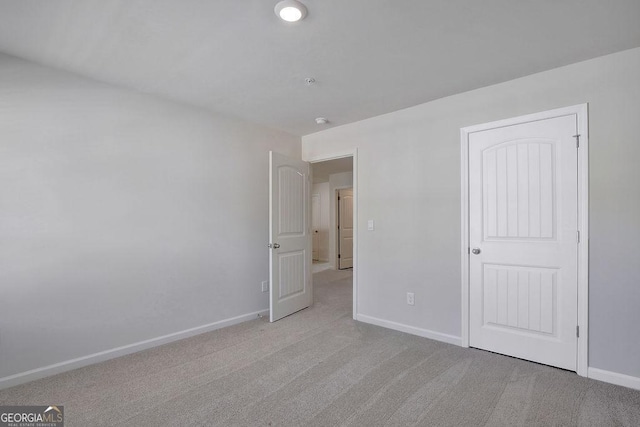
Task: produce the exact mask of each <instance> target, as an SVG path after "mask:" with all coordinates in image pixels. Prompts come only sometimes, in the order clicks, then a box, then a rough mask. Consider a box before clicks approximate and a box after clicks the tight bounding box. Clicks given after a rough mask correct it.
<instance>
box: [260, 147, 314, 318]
mask: <svg viewBox="0 0 640 427" xmlns="http://www.w3.org/2000/svg"><path fill="white" fill-rule="evenodd" d="M310 182H311V180H310V176H309V164H308V163H306V162H303V161H301V160H295V159H290V158H288V157H285V156H283V155H281V154H278V153H274V152H273V151H271V152H269V248H270V249H269V279H270V283H271V286H269V308H270V311H271V316H270V320H271V321H272V322H275V321H276V320H278V319H282V318H283V317H285V316H288V315H290V314H292V313H295V312H296V311H299V310H302V309H303V308H306V307H309V306H310V305H311V303H312V302H313V289H312V281H311V233H310V229H309V227H310V209H309V208H310V206H309V204H310V189H311V185H310Z"/></svg>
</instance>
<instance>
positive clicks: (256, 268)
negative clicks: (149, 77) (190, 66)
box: [0, 55, 300, 378]
mask: <svg viewBox="0 0 640 427" xmlns="http://www.w3.org/2000/svg"><path fill="white" fill-rule="evenodd" d="M269 149H273V150H276V151H279V152H281V153H283V154H286V155H290V156H293V157H298V158H299V157H300V139H299V138H298V137H294V136H291V135H289V134H285V133H282V132H279V131H274V130H270V129H266V128H264V127H260V126H255V125H252V124H248V123H245V122H239V121H235V120H230V119H225V118H222V117H218V116H215V115H213V114H211V113H208V112H206V111H204V110H199V109H195V108H191V107H187V106H183V105H179V104H175V103H171V102H167V101H164V100H160V99H157V98H153V97H151V96H147V95H144V94H140V93H137V92H133V91H127V90H122V89H118V88H115V87H112V86H109V85H106V84H102V83H97V82H94V81H90V80H85V79H81V78H79V77H76V76H74V75H71V74H67V73H64V72H59V71H55V70H52V69H49V68H44V67H40V66H37V65H34V64H31V63H28V62H24V61H21V60H18V59H15V58H13V57H9V56H5V55H0V378H2V377H6V376H9V375H13V374H17V373H21V372H24V371H27V370H30V369H34V368H39V367H43V366H46V365H50V364H52V363H58V362H62V361H66V360H69V359H73V358H76V357H81V356H86V355H89V354H92V353H96V352H100V351H104V350H108V349H112V348H114V347H118V346H123V345H128V344H132V343H136V342H139V341H142V340H147V339H152V338H156V337H158V336H162V335H165V334H170V333H174V332H177V331H182V330H185V329H188V328H193V327H198V326H201V325H206V324H209V323H212V322H216V321H219V320H223V319H228V318H231V317H234V316H239V315H243V314H247V313H252V312H256V311H260V310H264V309H267V308H268V300H267V294H264V293H262V292H261V290H260V281H262V280H267V279H268V252H267V249H266V243H267V240H268V224H267V222H268V200H267V197H268V184H267V176H268V155H267V152H268V150H269Z"/></svg>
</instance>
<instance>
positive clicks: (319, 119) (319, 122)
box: [316, 117, 329, 125]
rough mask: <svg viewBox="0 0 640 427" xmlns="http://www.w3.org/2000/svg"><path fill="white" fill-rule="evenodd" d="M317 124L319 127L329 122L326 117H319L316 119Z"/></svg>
mask: <svg viewBox="0 0 640 427" xmlns="http://www.w3.org/2000/svg"><path fill="white" fill-rule="evenodd" d="M316 123H317V124H319V125H326V124H327V123H329V120H327V119H325V118H324V117H318V118H317V119H316Z"/></svg>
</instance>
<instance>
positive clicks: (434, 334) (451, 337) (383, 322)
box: [356, 314, 462, 346]
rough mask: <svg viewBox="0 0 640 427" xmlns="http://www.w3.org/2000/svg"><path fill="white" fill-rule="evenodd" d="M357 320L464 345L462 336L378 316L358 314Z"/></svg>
mask: <svg viewBox="0 0 640 427" xmlns="http://www.w3.org/2000/svg"><path fill="white" fill-rule="evenodd" d="M356 320H359V321H360V322H364V323H370V324H372V325H376V326H382V327H383V328H388V329H393V330H395V331H400V332H406V333H408V334H412V335H418V336H420V337H424V338H429V339H432V340H436V341H442V342H446V343H449V344H454V345H458V346H460V345H462V339H461V338H460V337H456V336H454V335H448V334H443V333H441V332H435V331H430V330H429V329H422V328H416V327H415V326H409V325H405V324H402V323H396V322H391V321H389V320H384V319H378V318H377V317H371V316H367V315H365V314H358V315H357V316H356Z"/></svg>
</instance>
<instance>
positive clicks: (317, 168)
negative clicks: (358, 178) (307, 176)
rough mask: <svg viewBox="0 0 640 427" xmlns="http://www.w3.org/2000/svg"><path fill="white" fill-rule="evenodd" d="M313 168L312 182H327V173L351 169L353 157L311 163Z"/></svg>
mask: <svg viewBox="0 0 640 427" xmlns="http://www.w3.org/2000/svg"><path fill="white" fill-rule="evenodd" d="M311 168H312V169H313V183H314V184H317V183H320V182H329V175H333V174H334V173H341V172H351V171H353V157H343V158H340V159H334V160H327V161H326V162H318V163H311Z"/></svg>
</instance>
